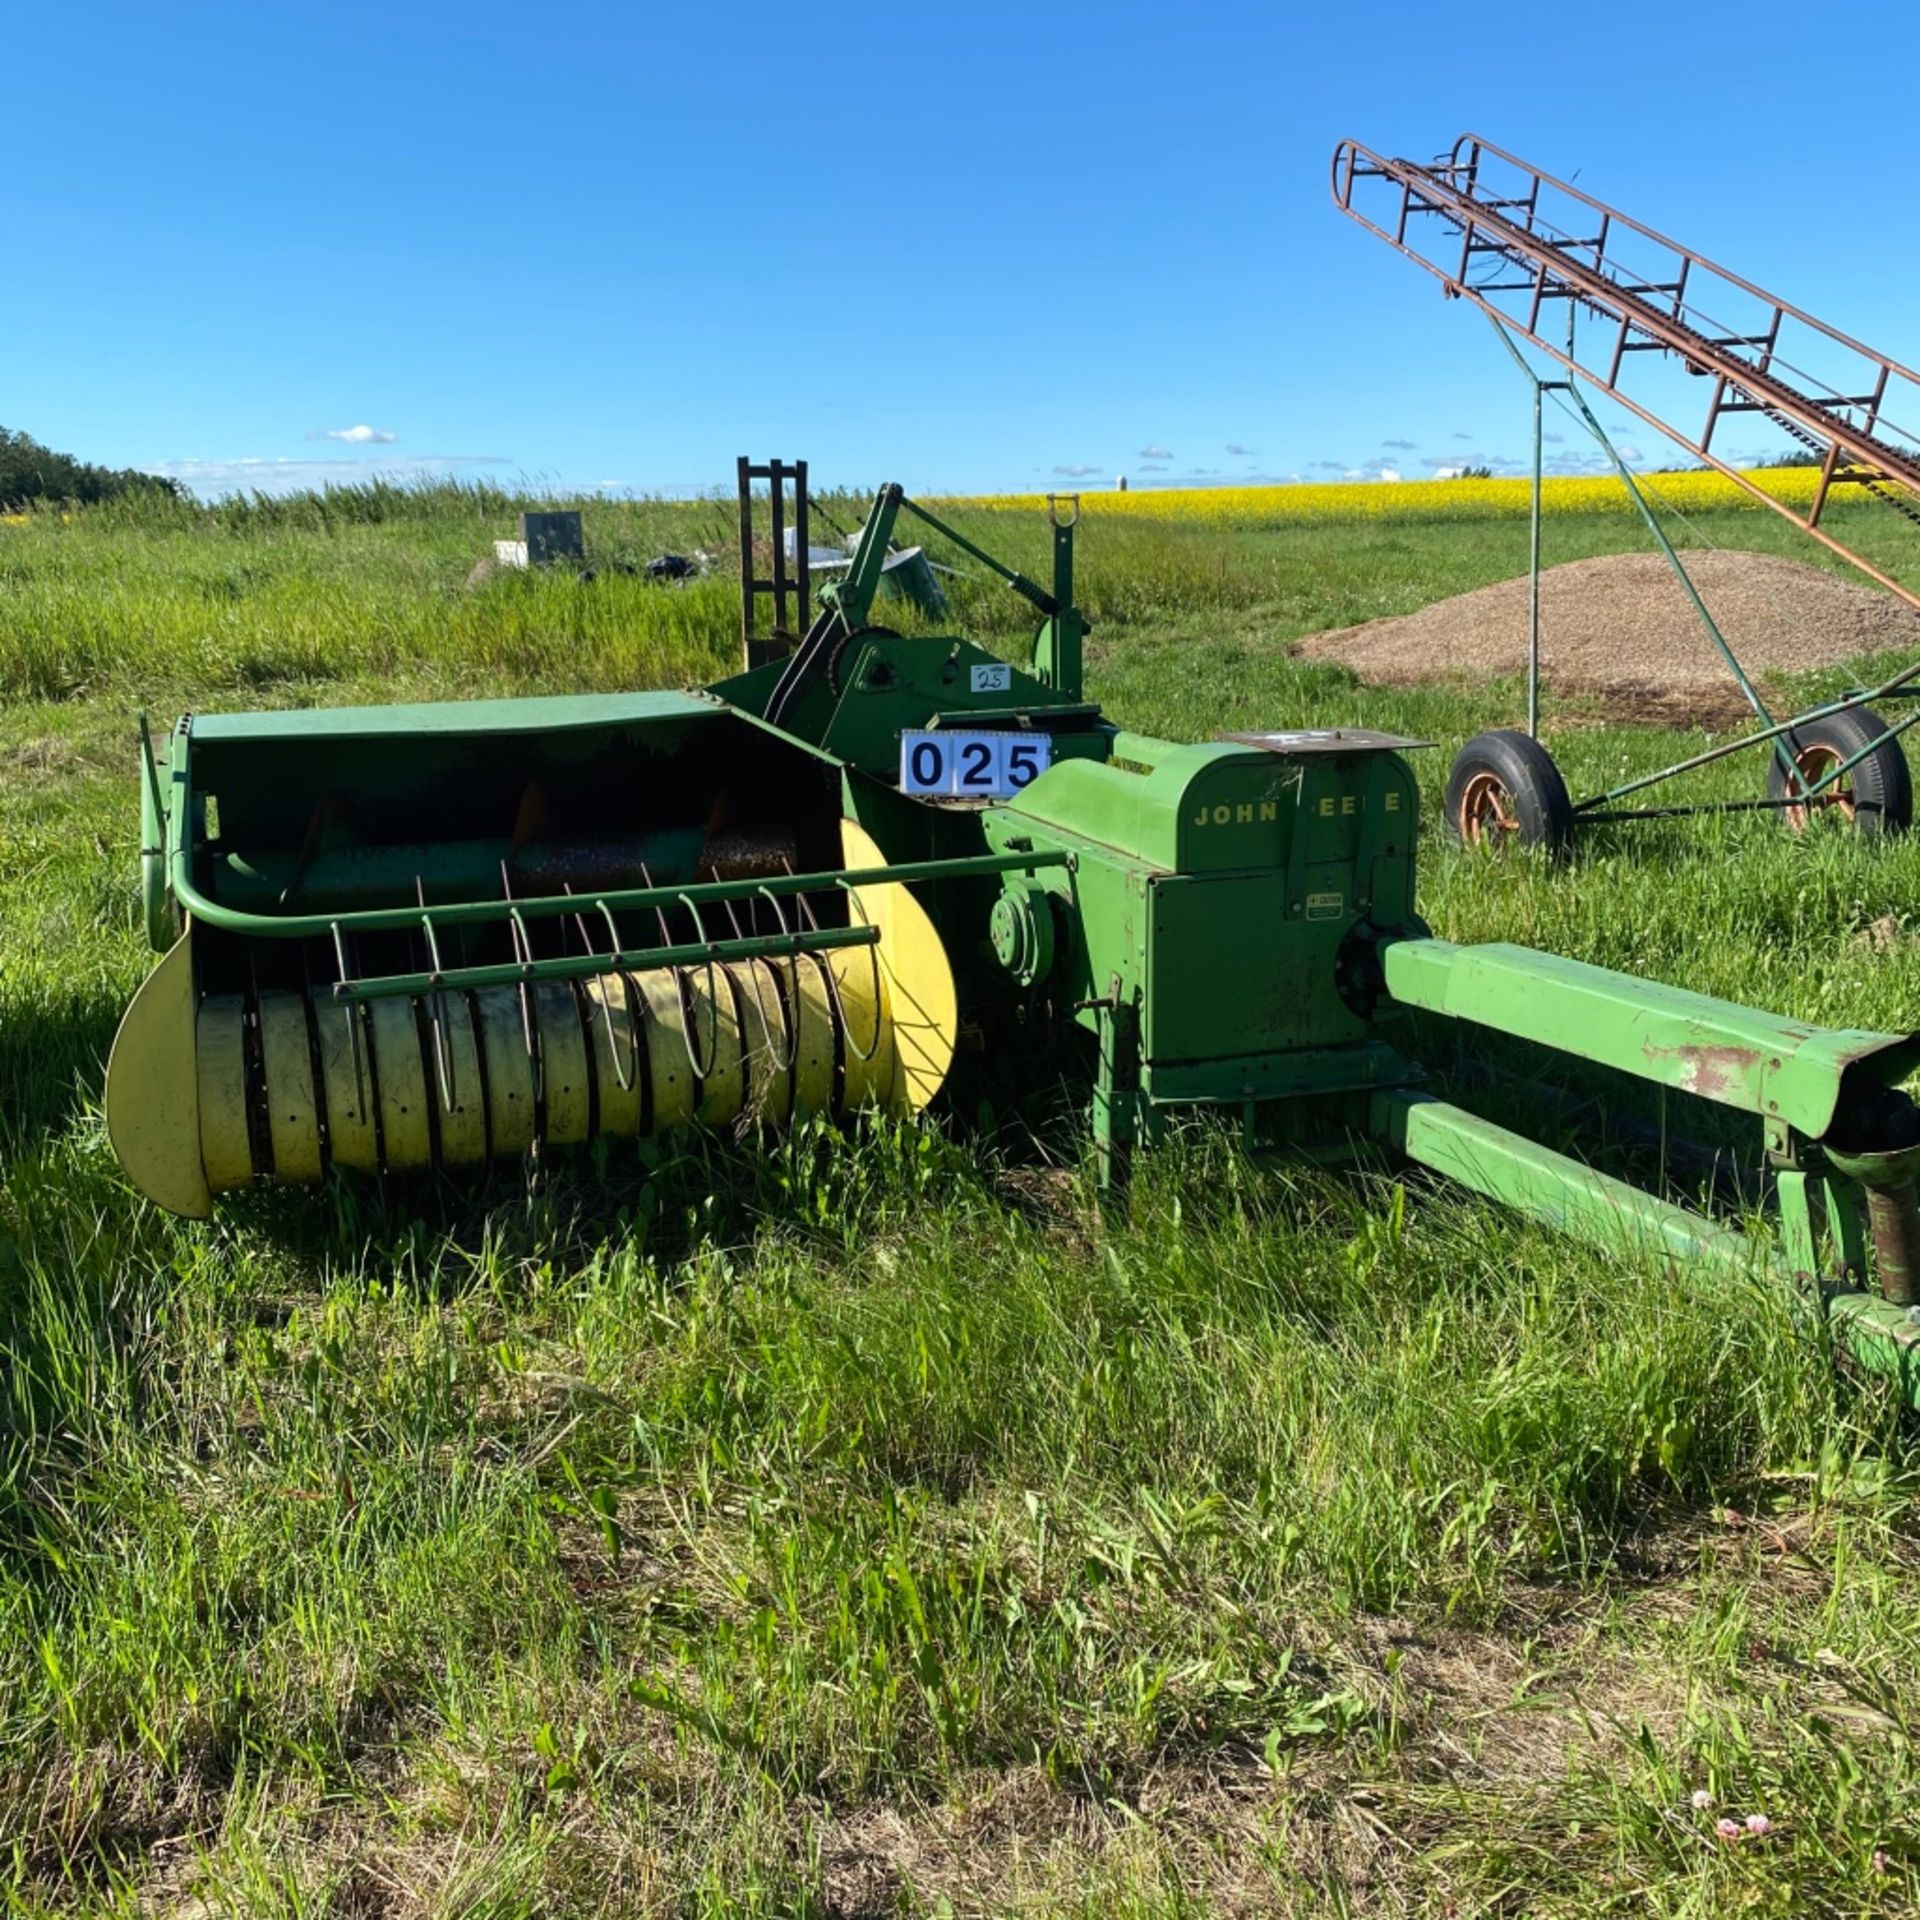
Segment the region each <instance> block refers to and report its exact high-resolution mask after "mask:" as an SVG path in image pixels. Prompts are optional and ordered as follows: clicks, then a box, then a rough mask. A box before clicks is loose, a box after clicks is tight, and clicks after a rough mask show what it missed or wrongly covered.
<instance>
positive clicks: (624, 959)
mask: <svg viewBox="0 0 1920 1920" xmlns="http://www.w3.org/2000/svg"><path fill="white" fill-rule="evenodd" d="M415 918H416V921H417V922H418V921H424V919H425V918H426V916H425V915H424V914H422V915H416V916H415ZM879 944H880V929H879V928H878V927H873V926H861V927H814V928H809V929H808V930H807V931H806V932H804V933H789V934H752V935H743V936H742V937H741V938H740V939H738V940H732V939H728V940H702V941H698V942H690V943H687V944H685V945H681V946H673V947H629V948H622V949H621V950H620V951H619V952H617V953H571V954H561V955H556V956H554V957H552V958H550V959H545V960H502V961H498V962H496V963H494V964H492V965H489V966H478V967H444V968H441V969H440V970H438V971H437V972H431V973H387V974H380V975H377V976H372V977H369V978H367V979H364V980H338V981H336V982H335V983H334V988H333V997H334V998H335V999H336V1000H398V999H403V998H405V997H407V996H409V995H412V994H416V993H453V992H465V991H466V990H467V989H469V988H478V987H517V986H520V985H521V984H523V983H532V982H535V981H540V980H595V979H598V978H600V977H601V976H602V975H603V974H609V973H633V972H647V971H650V970H652V969H655V968H659V967H682V968H685V969H686V970H688V971H689V972H691V971H694V970H695V969H697V968H700V967H711V966H722V965H724V964H725V963H726V962H728V961H730V960H786V959H790V958H792V957H794V956H796V955H798V954H802V953H826V952H829V951H831V950H832V949H834V948H836V947H873V946H878V945H879Z"/></svg>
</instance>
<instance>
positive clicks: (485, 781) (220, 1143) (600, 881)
mask: <svg viewBox="0 0 1920 1920" xmlns="http://www.w3.org/2000/svg"><path fill="white" fill-rule="evenodd" d="M145 811H146V814H147V832H146V837H145V845H144V852H143V862H144V865H145V869H146V871H145V879H146V897H147V911H148V921H149V929H150V932H151V933H152V934H153V936H154V940H155V944H156V945H160V946H165V947H166V957H165V959H164V960H163V961H162V962H161V964H160V966H159V968H158V969H157V970H156V972H155V973H154V975H153V977H152V978H151V979H150V980H149V981H148V982H147V984H146V986H145V987H144V988H143V989H142V990H141V992H140V994H139V995H138V997H137V998H136V999H135V1001H134V1004H133V1006H132V1007H131V1008H130V1009H129V1011H128V1014H127V1017H126V1020H125V1021H124V1022H123V1024H122V1027H121V1031H120V1034H119V1036H118V1038H117V1040H116V1042H115V1046H114V1053H113V1058H112V1061H111V1064H110V1068H109V1073H108V1081H107V1102H106V1104H107V1119H108V1126H109V1129H110V1131H111V1134H112V1137H113V1142H114V1146H115V1150H116V1151H117V1152H118V1154H119V1155H120V1158H121V1160H122V1162H123V1164H125V1165H126V1167H127V1169H128V1171H129V1172H130V1173H131V1174H132V1175H133V1177H134V1179H135V1180H136V1182H137V1183H138V1184H139V1185H140V1186H141V1187H142V1188H143V1190H145V1191H146V1192H147V1193H148V1194H149V1195H150V1196H151V1197H152V1198H154V1199H155V1200H157V1201H159V1202H160V1203H161V1204H162V1205H164V1206H167V1207H169V1208H171V1209H172V1210H174V1211H175V1212H179V1213H185V1214H189V1215H196V1216H198V1215H204V1214H206V1213H207V1212H208V1211H209V1208H210V1203H211V1198H212V1196H213V1195H214V1194H215V1193H219V1192H222V1191H226V1190H228V1189H231V1188H235V1187H241V1186H246V1185H249V1184H251V1183H252V1182H253V1181H255V1180H256V1179H260V1178H268V1177H271V1178H274V1179H278V1180H283V1181H287V1180H291V1181H313V1180H318V1179H320V1178H322V1177H324V1175H325V1174H326V1172H327V1171H328V1169H329V1168H330V1167H334V1166H339V1167H352V1168H357V1169H361V1170H364V1171H369V1172H373V1171H384V1172H389V1173H404V1172H415V1171H423V1170H426V1169H429V1168H438V1167H446V1168H457V1167H467V1166H476V1165H479V1164H480V1163H482V1162H485V1161H487V1160H489V1159H495V1158H503V1157H513V1156H518V1155H521V1154H524V1153H527V1152H529V1151H531V1150H536V1149H539V1148H542V1147H545V1146H549V1145H551V1146H560V1145H568V1144H576V1143H580V1142H584V1141H586V1140H589V1139H591V1138H593V1137H594V1136H595V1135H597V1134H610V1135H615V1136H629V1137H631V1136H636V1135H649V1134H653V1133H658V1132H663V1131H666V1130H668V1129H671V1128H674V1127H677V1126H681V1125H686V1124H690V1123H692V1122H694V1121H696V1120H697V1121H700V1122H704V1123H706V1124H710V1125H727V1124H738V1123H749V1122H761V1121H763V1122H769V1123H776V1124H777V1123H779V1122H781V1121H784V1120H786V1119H788V1118H790V1117H791V1116H793V1115H794V1114H796V1113H803V1112H819V1113H844V1112H849V1111H852V1110H854V1109H857V1108H859V1107H863V1106H884V1107H892V1108H898V1109H903V1110H907V1109H912V1108H915V1107H918V1106H920V1105H923V1104H924V1103H925V1101H926V1100H927V1099H928V1098H930V1097H931V1095H932V1093H933V1092H934V1091H935V1090H937V1087H938V1085H939V1082H940V1079H941V1077H942V1076H943V1074H944V1072H945V1068H946V1063H947V1057H948V1054H949V1052H950V1048H951V1042H952V1029H953V1018H952V1004H953V988H952V981H951V976H950V975H949V973H948V971H947V965H946V958H945V954H944V952H943V950H942V949H941V946H940V943H939V941H938V939H937V937H936V936H935V935H934V934H933V931H932V928H931V926H930V925H929V924H928V923H927V922H926V919H925V916H924V915H923V914H922V913H921V911H920V909H919V908H918V907H917V906H916V905H915V903H914V902H913V900H912V899H911V897H910V896H909V895H908V894H907V893H906V890H905V889H904V888H903V887H899V886H895V885H891V884H888V883H887V882H885V881H884V880H871V881H870V882H869V883H867V884H860V883H858V882H857V881H851V882H850V881H849V880H848V879H847V876H848V874H849V873H850V872H858V871H861V870H864V871H865V872H866V873H867V874H869V875H872V874H873V873H874V872H875V870H877V869H879V868H882V867H884V865H885V861H884V859H883V858H882V857H881V855H880V853H879V850H878V849H877V848H876V847H875V846H874V844H873V842H872V841H871V840H870V839H868V838H867V836H866V835H865V834H864V833H863V832H862V831H861V829H860V828H859V827H858V826H856V825H854V824H853V823H852V822H850V821H843V820H842V817H841V773H840V768H839V766H838V764H837V763H836V762H834V761H833V760H831V759H829V758H827V757H825V756H823V755H820V754H817V753H815V752H813V751H812V750H811V749H809V748H808V747H806V746H805V745H804V744H802V743H799V742H797V741H794V740H792V739H790V738H787V737H784V736H781V735H778V734H775V733H772V732H770V731H769V730H767V729H766V728H764V727H761V726H759V725H757V724H756V723H755V722H754V721H752V720H751V719H749V718H747V717H744V716H743V715H741V714H740V713H739V712H738V711H736V710H733V709H730V708H728V707H727V706H725V705H723V704H722V703H720V702H718V701H715V700H712V699H710V698H707V697H704V696H700V695H684V694H675V693H645V694H631V695H614V696H605V697H598V698H594V699H541V700H516V701H478V702H470V703H462V704H459V705H447V706H416V707H384V708H363V709H339V710H334V711H331V712H312V711H298V712H288V713H276V714H248V715H236V716H222V717H210V718H200V719H187V720H183V721H182V722H181V723H180V724H179V726H178V727H177V728H176V729H175V731H174V734H173V736H172V740H171V746H170V751H169V754H168V756H167V764H166V765H165V767H164V768H163V769H162V770H161V772H160V774H159V775H158V776H157V777H156V779H155V781H154V783H153V785H152V786H151V787H150V789H149V792H148V795H147V805H146V809H145ZM169 943H170V944H169Z"/></svg>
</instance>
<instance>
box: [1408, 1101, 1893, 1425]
mask: <svg viewBox="0 0 1920 1920" xmlns="http://www.w3.org/2000/svg"><path fill="white" fill-rule="evenodd" d="M1373 1125H1374V1130H1375V1132H1376V1133H1377V1134H1378V1135H1379V1136H1380V1137H1381V1138H1382V1139H1383V1140H1385V1141H1386V1142H1388V1143H1389V1144H1390V1145H1392V1146H1393V1147H1395V1148H1396V1149H1398V1150H1399V1151H1400V1152H1401V1153H1403V1154H1405V1155H1406V1157H1407V1158H1408V1159H1409V1160H1413V1161H1416V1162H1417V1163H1418V1164H1419V1165H1421V1166H1423V1167H1430V1168H1431V1169H1432V1170H1433V1171H1434V1172H1436V1173H1442V1174H1445V1175H1446V1176H1447V1178H1448V1179H1450V1180H1457V1181H1458V1182H1459V1183H1460V1184H1461V1185H1462V1186H1464V1187H1470V1188H1471V1189H1472V1190H1473V1191H1474V1192H1475V1193H1479V1194H1484V1195H1485V1196H1486V1197H1487V1198H1488V1199H1490V1200H1497V1201H1499V1202H1500V1203H1501V1204H1502V1205H1504V1206H1509V1207H1513V1208H1515V1209H1516V1210H1517V1211H1519V1212H1521V1213H1524V1214H1527V1215H1528V1216H1529V1217H1531V1218H1532V1219H1535V1220H1538V1221H1540V1222H1541V1223H1542V1224H1543V1225H1544V1226H1548V1227H1552V1228H1554V1229H1555V1230H1557V1231H1559V1232H1562V1233H1565V1234H1567V1235H1568V1236H1569V1237H1570V1238H1572V1239H1576V1240H1582V1241H1585V1242H1586V1243H1587V1244H1588V1245H1589V1246H1595V1247H1599V1248H1601V1249H1602V1250H1604V1251H1606V1252H1610V1253H1617V1254H1620V1255H1622V1256H1624V1257H1626V1258H1630V1259H1643V1258H1648V1257H1651V1258H1656V1259H1667V1260H1671V1261H1673V1262H1674V1263H1675V1264H1676V1265H1681V1266H1690V1265H1701V1264H1704V1265H1707V1266H1710V1267H1714V1268H1717V1269H1719V1270H1720V1271H1721V1272H1723V1273H1731V1274H1736V1275H1753V1274H1759V1273H1765V1274H1767V1275H1769V1276H1770V1277H1771V1278H1773V1279H1776V1280H1779V1281H1781V1282H1782V1283H1783V1284H1787V1285H1793V1284H1794V1282H1793V1281H1792V1279H1791V1277H1790V1276H1789V1275H1788V1273H1787V1272H1786V1270H1785V1268H1784V1266H1783V1265H1782V1264H1781V1262H1780V1261H1779V1260H1778V1259H1777V1258H1776V1257H1775V1256H1774V1255H1773V1253H1772V1252H1771V1250H1770V1249H1768V1248H1766V1247H1764V1246H1762V1245H1761V1244H1759V1243H1758V1242H1756V1241H1754V1240H1752V1239H1751V1238H1749V1237H1748V1236H1747V1235H1746V1234H1744V1233H1741V1232H1740V1231H1738V1230H1737V1229H1736V1228H1733V1227H1728V1226H1722V1225H1721V1224H1719V1223H1718V1222H1716V1221H1712V1220H1708V1219H1706V1218H1705V1217H1703V1216H1702V1215H1700V1214H1697V1213H1692V1212H1689V1211H1688V1209H1686V1208H1685V1207H1677V1206H1675V1205H1673V1203H1672V1202H1671V1201H1667V1200H1662V1199H1660V1198H1658V1197H1657V1196H1656V1195H1654V1194H1651V1193H1646V1192H1644V1191H1642V1190H1641V1189H1640V1188H1639V1187H1635V1186H1630V1185H1628V1183H1627V1182H1626V1181H1624V1180H1616V1179H1614V1178H1613V1177H1612V1176H1611V1175H1608V1174H1604V1173H1600V1172H1598V1171H1596V1170H1595V1169H1594V1168H1592V1167H1589V1166H1584V1165H1582V1163H1581V1162H1579V1161H1578V1160H1573V1159H1569V1158H1568V1157H1567V1156H1566V1155H1565V1154H1562V1153H1555V1152H1554V1151H1553V1149H1552V1148H1550V1147H1543V1146H1541V1145H1540V1143H1539V1142H1538V1141H1535V1140H1528V1139H1526V1138H1525V1137H1524V1136H1522V1135H1520V1134H1517V1133H1512V1132H1510V1131H1509V1130H1508V1129H1507V1128H1505V1127H1502V1126H1498V1125H1496V1124H1495V1123H1494V1122H1493V1121H1491V1120H1483V1119H1481V1118H1480V1117H1479V1116H1478V1115H1477V1114H1472V1113H1468V1112H1467V1111H1465V1109H1464V1108H1461V1107H1456V1106H1452V1105H1450V1104H1449V1103H1448V1102H1446V1101H1444V1100H1437V1099H1433V1098H1431V1097H1430V1096H1428V1095H1426V1094H1422V1093H1416V1092H1411V1091H1408V1090H1407V1089H1404V1088H1395V1089H1392V1090H1389V1091H1386V1092H1382V1093H1378V1094H1376V1095H1375V1096H1374V1099H1373ZM1808 1297H1809V1298H1810V1299H1817V1300H1818V1301H1819V1302H1820V1303H1821V1304H1822V1305H1823V1306H1824V1308H1825V1312H1826V1320H1827V1325H1828V1327H1829V1329H1830V1330H1831V1333H1832V1336H1833V1339H1834V1341H1835V1342H1836V1344H1838V1345H1839V1346H1841V1347H1844V1348H1845V1349H1846V1351H1847V1352H1849V1353H1850V1354H1851V1355H1852V1356H1853V1358H1854V1359H1855V1360H1856V1361H1857V1362H1858V1363H1859V1364H1860V1365H1861V1366H1862V1367H1865V1368H1867V1369H1868V1370H1870V1371H1872V1372H1874V1373H1879V1374H1884V1375H1886V1376H1887V1377H1889V1378H1890V1379H1892V1380H1893V1381H1895V1382H1896V1383H1897V1385H1898V1387H1899V1389H1900V1392H1901V1395H1902V1397H1903V1398H1904V1399H1906V1400H1907V1401H1908V1402H1909V1403H1910V1404H1911V1405H1913V1406H1915V1407H1916V1408H1920V1322H1915V1321H1914V1320H1912V1319H1911V1318H1909V1317H1908V1315H1907V1314H1906V1313H1905V1312H1904V1311H1903V1310H1902V1309H1900V1308H1898V1307H1894V1306H1890V1305H1889V1304H1888V1303H1887V1302H1886V1301H1884V1300H1881V1299H1879V1298H1878V1297H1877V1296H1875V1295H1873V1294H1870V1293H1867V1292H1865V1291H1863V1290H1862V1289H1859V1288H1851V1287H1839V1286H1823V1287H1822V1288H1820V1289H1819V1290H1818V1292H1817V1293H1809V1295H1808Z"/></svg>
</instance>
